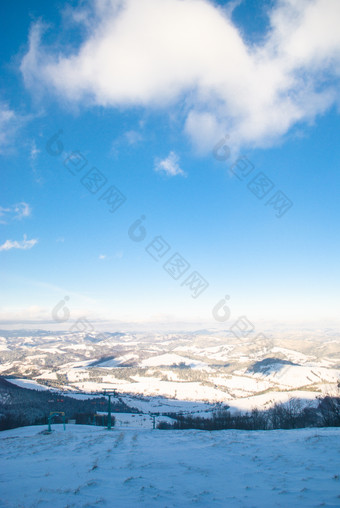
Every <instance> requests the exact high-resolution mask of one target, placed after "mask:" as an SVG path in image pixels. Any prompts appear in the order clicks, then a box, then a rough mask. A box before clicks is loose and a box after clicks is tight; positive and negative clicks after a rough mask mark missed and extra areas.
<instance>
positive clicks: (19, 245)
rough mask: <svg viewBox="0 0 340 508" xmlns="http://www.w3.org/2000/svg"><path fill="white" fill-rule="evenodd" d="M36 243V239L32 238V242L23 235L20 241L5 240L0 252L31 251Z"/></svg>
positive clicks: (0, 246)
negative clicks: (12, 250)
mask: <svg viewBox="0 0 340 508" xmlns="http://www.w3.org/2000/svg"><path fill="white" fill-rule="evenodd" d="M37 243H38V240H37V239H36V238H32V240H27V236H26V235H24V239H23V240H21V241H17V240H6V241H5V243H3V244H2V245H0V251H3V250H11V249H21V250H28V249H32V247H34V245H36V244H37Z"/></svg>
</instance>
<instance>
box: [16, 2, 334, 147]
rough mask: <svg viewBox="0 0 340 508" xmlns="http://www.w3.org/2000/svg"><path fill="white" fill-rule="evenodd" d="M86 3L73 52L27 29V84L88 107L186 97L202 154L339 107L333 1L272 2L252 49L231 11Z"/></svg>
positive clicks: (159, 103)
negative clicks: (265, 27)
mask: <svg viewBox="0 0 340 508" xmlns="http://www.w3.org/2000/svg"><path fill="white" fill-rule="evenodd" d="M235 5H237V2H236V4H235ZM93 6H94V10H93V11H92V12H91V10H90V9H89V7H88V6H87V7H86V9H78V10H75V11H73V13H74V14H73V19H74V22H78V23H81V24H83V25H84V26H85V27H86V38H85V40H84V41H83V43H82V44H81V45H80V47H79V48H78V49H77V50H74V52H73V54H70V51H68V53H67V54H64V55H63V54H62V49H60V48H58V51H57V52H56V51H55V50H54V49H53V48H50V49H47V48H45V47H44V46H43V44H42V42H41V37H42V31H43V28H42V25H41V24H36V25H34V26H33V29H32V31H31V35H30V47H29V51H28V52H27V54H26V55H25V57H24V59H23V61H22V65H21V70H22V72H23V75H24V79H25V82H26V85H27V86H28V87H31V88H32V89H36V88H37V85H39V86H40V85H41V86H42V85H45V87H46V88H47V87H48V89H49V90H54V92H55V93H56V94H58V95H61V96H62V97H64V98H66V99H68V100H69V101H72V102H80V103H84V104H86V105H88V106H89V105H101V106H106V107H118V106H119V107H121V106H135V105H137V106H140V105H141V106H145V107H150V106H151V107H166V106H168V105H169V104H171V103H176V102H178V101H181V102H183V99H185V107H186V111H187V113H186V114H187V118H186V122H185V132H186V133H187V134H188V135H189V136H190V137H191V138H192V140H193V142H194V143H195V144H196V145H197V146H198V147H200V148H201V149H202V148H203V146H205V147H206V148H205V149H208V147H209V149H211V147H212V145H213V144H214V143H216V141H217V140H218V139H219V138H220V137H221V135H223V134H225V133H226V132H228V133H231V134H232V142H233V143H235V145H236V146H241V145H253V146H266V145H268V144H271V143H273V142H276V140H277V139H279V138H280V137H282V136H283V135H284V134H285V133H287V131H288V130H289V129H290V128H291V127H292V126H293V125H294V124H296V123H297V122H301V121H310V120H312V119H313V118H314V117H315V116H316V115H318V114H321V113H324V112H325V111H326V110H327V108H329V107H330V106H331V105H332V104H334V103H336V102H337V101H339V100H340V94H339V78H340V30H339V29H338V20H339V19H340V2H339V0H277V2H276V4H275V5H274V7H273V8H272V10H271V11H269V12H268V16H269V18H270V30H269V31H268V33H267V34H266V37H265V38H264V42H261V43H258V44H257V45H249V44H247V43H246V42H245V40H244V39H243V38H242V35H241V33H240V31H239V30H238V29H237V28H236V26H235V25H234V24H233V22H232V20H231V17H230V16H231V14H230V11H229V12H228V11H227V10H226V9H225V10H223V9H222V8H221V7H219V6H216V5H214V4H212V3H211V2H209V1H208V0H97V1H94V3H93ZM207 136H208V137H207ZM210 138H211V139H210ZM213 138H214V139H213Z"/></svg>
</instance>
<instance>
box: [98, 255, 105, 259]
mask: <svg viewBox="0 0 340 508" xmlns="http://www.w3.org/2000/svg"><path fill="white" fill-rule="evenodd" d="M106 257H107V256H106V254H99V256H98V259H101V260H102V259H106Z"/></svg>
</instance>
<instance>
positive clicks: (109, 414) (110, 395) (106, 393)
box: [103, 388, 117, 430]
mask: <svg viewBox="0 0 340 508" xmlns="http://www.w3.org/2000/svg"><path fill="white" fill-rule="evenodd" d="M103 395H104V396H105V397H108V398H109V405H108V408H107V430H111V397H117V390H116V389H115V388H114V390H113V391H112V392H107V391H106V390H104V391H103Z"/></svg>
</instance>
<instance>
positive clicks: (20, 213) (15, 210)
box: [0, 201, 32, 224]
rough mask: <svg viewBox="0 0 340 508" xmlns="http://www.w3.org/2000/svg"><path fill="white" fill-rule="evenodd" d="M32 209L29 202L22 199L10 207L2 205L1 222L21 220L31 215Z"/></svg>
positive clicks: (0, 208)
mask: <svg viewBox="0 0 340 508" xmlns="http://www.w3.org/2000/svg"><path fill="white" fill-rule="evenodd" d="M31 213H32V209H31V207H30V205H29V204H28V203H25V202H24V201H22V202H21V203H16V204H15V205H11V206H8V207H6V208H5V207H3V206H0V224H7V223H8V221H11V220H20V219H23V218H25V217H29V216H30V215H31Z"/></svg>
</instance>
